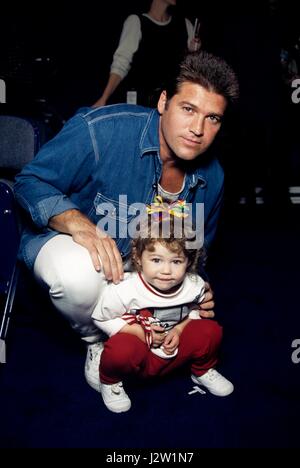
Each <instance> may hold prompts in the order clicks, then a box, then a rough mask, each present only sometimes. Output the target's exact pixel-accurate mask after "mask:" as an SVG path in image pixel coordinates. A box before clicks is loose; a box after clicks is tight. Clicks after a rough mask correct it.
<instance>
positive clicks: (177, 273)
mask: <svg viewBox="0 0 300 468" xmlns="http://www.w3.org/2000/svg"><path fill="white" fill-rule="evenodd" d="M140 265H141V268H142V273H143V277H144V278H145V280H146V281H147V282H148V283H149V284H151V285H152V286H154V287H155V288H156V289H159V290H160V291H165V292H167V291H168V290H169V289H172V288H174V287H175V286H177V285H178V284H180V283H182V281H183V279H184V276H185V273H186V269H187V266H188V259H187V258H186V256H185V255H184V254H183V253H175V252H171V250H169V249H167V248H166V247H165V246H163V245H162V244H161V243H160V242H156V243H155V244H154V251H153V252H151V251H150V250H144V252H143V253H142V257H141V259H140Z"/></svg>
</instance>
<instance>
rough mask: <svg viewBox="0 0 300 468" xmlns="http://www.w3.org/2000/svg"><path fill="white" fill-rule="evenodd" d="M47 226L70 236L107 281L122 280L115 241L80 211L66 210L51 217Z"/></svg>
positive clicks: (117, 281) (121, 267) (118, 253)
mask: <svg viewBox="0 0 300 468" xmlns="http://www.w3.org/2000/svg"><path fill="white" fill-rule="evenodd" d="M49 226H50V227H51V228H52V229H55V230H56V231H58V232H62V233H65V234H70V235H71V236H72V238H73V240H74V242H77V244H79V245H82V246H83V247H85V248H86V249H87V250H88V252H89V254H90V256H91V259H92V262H93V265H94V268H95V270H96V271H100V270H101V269H102V270H103V273H104V275H105V278H106V279H107V280H112V281H113V282H114V283H115V284H118V283H119V282H120V280H122V279H123V278H124V272H123V262H122V258H121V255H120V252H119V250H118V248H117V246H116V243H115V241H114V240H113V239H111V238H110V237H109V236H108V235H107V234H106V233H105V232H103V231H101V230H100V229H98V228H97V227H96V226H95V225H94V224H93V223H92V222H91V221H90V220H89V219H88V218H87V217H86V216H85V215H83V214H82V213H80V211H78V210H68V211H65V212H64V213H62V214H60V215H57V216H53V218H51V219H50V221H49ZM79 268H80V265H79Z"/></svg>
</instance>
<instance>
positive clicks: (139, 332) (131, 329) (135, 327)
mask: <svg viewBox="0 0 300 468" xmlns="http://www.w3.org/2000/svg"><path fill="white" fill-rule="evenodd" d="M118 333H129V334H130V335H134V336H136V337H137V338H139V339H140V340H141V341H142V342H143V343H146V338H145V332H144V329H143V327H142V326H141V325H139V324H138V323H133V324H132V325H128V324H126V325H125V326H124V327H123V328H121V330H119V332H118Z"/></svg>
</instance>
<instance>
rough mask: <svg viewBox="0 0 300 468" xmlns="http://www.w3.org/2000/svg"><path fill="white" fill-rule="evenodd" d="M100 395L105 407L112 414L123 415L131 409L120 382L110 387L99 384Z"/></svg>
mask: <svg viewBox="0 0 300 468" xmlns="http://www.w3.org/2000/svg"><path fill="white" fill-rule="evenodd" d="M101 395H102V398H103V401H104V404H105V406H106V407H107V408H108V409H109V410H110V411H112V412H113V413H123V412H125V411H128V410H129V409H130V408H131V401H130V398H129V396H128V395H127V393H126V392H125V390H124V388H123V383H122V382H117V383H115V384H112V385H107V384H103V383H102V384H101Z"/></svg>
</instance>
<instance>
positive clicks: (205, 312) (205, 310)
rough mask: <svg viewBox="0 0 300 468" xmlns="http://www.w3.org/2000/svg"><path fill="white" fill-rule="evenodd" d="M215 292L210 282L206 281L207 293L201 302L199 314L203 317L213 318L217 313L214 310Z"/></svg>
mask: <svg viewBox="0 0 300 468" xmlns="http://www.w3.org/2000/svg"><path fill="white" fill-rule="evenodd" d="M213 297H214V293H213V291H212V289H211V287H210V284H209V283H205V294H204V299H203V301H202V302H201V304H199V314H200V317H202V318H213V317H214V316H215V313H214V311H213V309H214V307H215V303H214V300H213Z"/></svg>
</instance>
